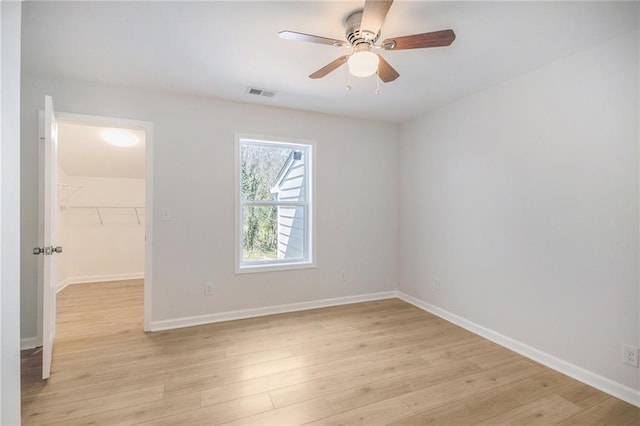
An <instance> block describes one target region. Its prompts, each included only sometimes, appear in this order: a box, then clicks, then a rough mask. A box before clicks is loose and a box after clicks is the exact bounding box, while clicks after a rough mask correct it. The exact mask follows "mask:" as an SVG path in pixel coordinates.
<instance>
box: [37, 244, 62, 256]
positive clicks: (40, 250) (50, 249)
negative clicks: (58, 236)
mask: <svg viewBox="0 0 640 426" xmlns="http://www.w3.org/2000/svg"><path fill="white" fill-rule="evenodd" d="M43 253H44V255H45V256H48V255H50V254H53V253H62V247H61V246H51V247H34V248H33V254H35V255H36V256H37V255H39V254H43Z"/></svg>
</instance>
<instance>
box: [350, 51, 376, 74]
mask: <svg viewBox="0 0 640 426" xmlns="http://www.w3.org/2000/svg"><path fill="white" fill-rule="evenodd" d="M379 62H380V59H379V58H378V55H376V54H375V53H372V52H370V51H368V50H361V51H359V52H355V53H353V54H352V55H351V56H349V60H348V61H347V66H348V67H349V72H350V73H351V75H353V76H354V77H369V76H371V75H373V74H375V73H376V71H378V63H379Z"/></svg>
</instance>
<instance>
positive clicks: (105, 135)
mask: <svg viewBox="0 0 640 426" xmlns="http://www.w3.org/2000/svg"><path fill="white" fill-rule="evenodd" d="M101 136H102V139H104V140H105V141H107V142H108V143H110V144H111V145H115V146H120V147H124V148H127V147H131V146H134V145H137V144H138V142H139V141H138V136H136V135H135V134H134V133H132V132H128V131H126V130H120V129H107V130H105V131H103V132H102V135H101Z"/></svg>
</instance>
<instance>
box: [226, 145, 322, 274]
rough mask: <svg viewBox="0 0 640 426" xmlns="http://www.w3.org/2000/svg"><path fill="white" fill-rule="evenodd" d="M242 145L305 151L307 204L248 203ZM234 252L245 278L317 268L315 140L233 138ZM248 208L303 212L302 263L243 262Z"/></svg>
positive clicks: (239, 270) (280, 260)
mask: <svg viewBox="0 0 640 426" xmlns="http://www.w3.org/2000/svg"><path fill="white" fill-rule="evenodd" d="M243 144H249V145H262V146H280V147H283V148H292V149H298V150H303V152H304V155H305V169H306V170H305V194H306V197H305V198H306V200H305V201H304V202H300V201H265V200H259V201H247V200H243V199H242V167H241V163H240V161H241V156H240V153H241V147H242V145H243ZM234 145H235V146H234V204H235V209H234V210H235V214H234V235H235V238H234V240H235V243H234V246H235V247H234V252H235V256H234V257H235V262H234V263H235V273H236V274H246V273H255V272H268V271H285V270H295V269H306V268H315V267H316V262H315V243H316V232H315V157H316V144H315V141H313V140H308V139H299V138H295V139H294V138H283V137H274V136H264V135H254V134H246V133H236V134H235V138H234ZM245 206H276V207H277V206H295V207H303V208H304V213H305V214H304V226H305V233H304V235H305V240H304V241H305V254H306V256H305V257H304V258H303V259H300V260H294V261H292V260H287V259H275V260H262V261H251V262H243V257H244V256H243V246H242V244H243V227H244V218H243V208H244V207H245Z"/></svg>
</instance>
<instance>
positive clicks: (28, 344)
mask: <svg viewBox="0 0 640 426" xmlns="http://www.w3.org/2000/svg"><path fill="white" fill-rule="evenodd" d="M38 346H42V345H41V344H40V342H38V338H37V337H25V338H23V339H20V350H21V351H23V350H25V349H33V348H37V347H38Z"/></svg>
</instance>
